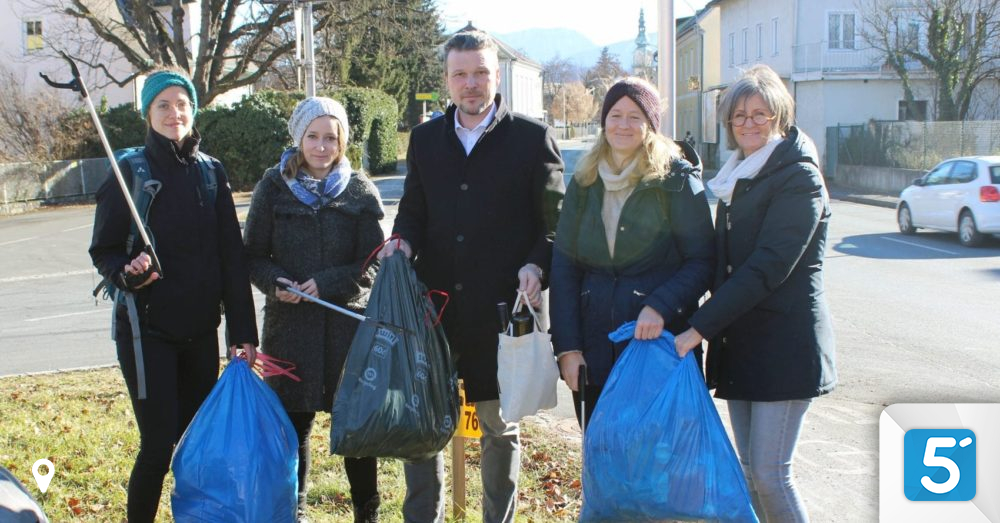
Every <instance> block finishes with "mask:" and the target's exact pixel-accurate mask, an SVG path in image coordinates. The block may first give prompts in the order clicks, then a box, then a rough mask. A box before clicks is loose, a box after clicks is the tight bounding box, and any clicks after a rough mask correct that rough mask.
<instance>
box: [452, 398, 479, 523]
mask: <svg viewBox="0 0 1000 523" xmlns="http://www.w3.org/2000/svg"><path fill="white" fill-rule="evenodd" d="M458 399H459V401H460V402H461V407H460V409H459V420H458V430H456V431H455V437H453V438H452V440H451V485H452V489H451V499H452V510H451V511H452V517H453V518H455V519H456V520H464V519H465V438H480V437H482V436H483V431H482V430H480V428H479V418H478V417H477V416H476V406H475V405H470V404H469V403H466V401H465V384H464V383H462V380H459V381H458Z"/></svg>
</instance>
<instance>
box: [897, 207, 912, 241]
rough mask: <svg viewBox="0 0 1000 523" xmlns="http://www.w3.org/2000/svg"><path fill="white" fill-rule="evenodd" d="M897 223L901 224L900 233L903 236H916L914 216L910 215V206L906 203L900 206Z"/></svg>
mask: <svg viewBox="0 0 1000 523" xmlns="http://www.w3.org/2000/svg"><path fill="white" fill-rule="evenodd" d="M896 221H897V222H898V223H899V232H901V233H903V234H916V233H917V228H916V227H914V226H913V215H912V214H910V206H909V205H906V204H905V203H903V204H900V206H899V210H898V211H896Z"/></svg>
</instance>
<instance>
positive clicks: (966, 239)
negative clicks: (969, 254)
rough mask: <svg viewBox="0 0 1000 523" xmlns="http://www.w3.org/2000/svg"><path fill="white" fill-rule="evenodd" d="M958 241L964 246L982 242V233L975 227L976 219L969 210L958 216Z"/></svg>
mask: <svg viewBox="0 0 1000 523" xmlns="http://www.w3.org/2000/svg"><path fill="white" fill-rule="evenodd" d="M958 241H959V242H961V243H962V245H964V246H966V247H978V246H979V245H980V244H982V243H983V234H982V233H981V232H979V229H977V228H976V219H975V218H974V217H973V216H972V212H970V211H969V210H964V211H962V215H961V216H959V217H958Z"/></svg>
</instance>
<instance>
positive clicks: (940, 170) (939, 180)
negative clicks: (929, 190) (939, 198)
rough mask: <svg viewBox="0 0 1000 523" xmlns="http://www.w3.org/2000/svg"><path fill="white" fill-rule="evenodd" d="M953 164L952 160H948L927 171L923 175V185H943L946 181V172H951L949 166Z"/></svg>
mask: <svg viewBox="0 0 1000 523" xmlns="http://www.w3.org/2000/svg"><path fill="white" fill-rule="evenodd" d="M953 165H955V164H954V162H948V163H945V164H941V165H939V166H938V167H936V168H935V169H934V170H933V171H931V172H929V173H927V176H926V177H924V184H925V185H944V184H946V183H948V173H950V172H951V167H952V166H953Z"/></svg>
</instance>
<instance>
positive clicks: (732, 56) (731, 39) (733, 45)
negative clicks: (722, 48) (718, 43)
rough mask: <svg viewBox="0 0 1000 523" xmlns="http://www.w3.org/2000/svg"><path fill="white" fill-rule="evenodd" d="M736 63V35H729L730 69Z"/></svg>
mask: <svg viewBox="0 0 1000 523" xmlns="http://www.w3.org/2000/svg"><path fill="white" fill-rule="evenodd" d="M735 61H736V34H735V33H729V67H732V66H733V64H734V63H735Z"/></svg>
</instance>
